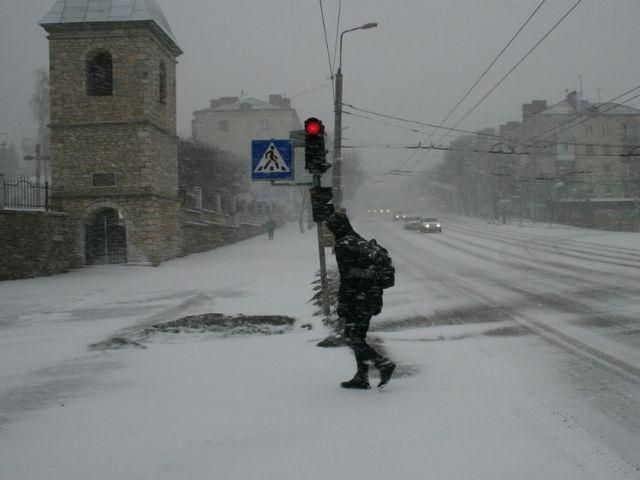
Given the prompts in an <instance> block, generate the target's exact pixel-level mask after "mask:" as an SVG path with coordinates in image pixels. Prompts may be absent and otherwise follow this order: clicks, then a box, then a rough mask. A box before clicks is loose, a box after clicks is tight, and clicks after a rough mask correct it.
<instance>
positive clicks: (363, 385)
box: [340, 373, 371, 390]
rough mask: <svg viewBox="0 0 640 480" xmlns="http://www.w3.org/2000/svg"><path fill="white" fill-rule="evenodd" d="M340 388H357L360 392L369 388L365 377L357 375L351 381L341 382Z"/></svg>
mask: <svg viewBox="0 0 640 480" xmlns="http://www.w3.org/2000/svg"><path fill="white" fill-rule="evenodd" d="M340 386H341V387H342V388H357V389H360V390H369V389H370V388H371V385H369V380H368V379H367V378H366V377H361V376H360V375H358V374H357V373H356V375H355V376H354V377H353V378H352V379H351V380H349V381H347V382H342V383H341V384H340Z"/></svg>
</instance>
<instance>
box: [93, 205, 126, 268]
mask: <svg viewBox="0 0 640 480" xmlns="http://www.w3.org/2000/svg"><path fill="white" fill-rule="evenodd" d="M84 231H85V247H84V251H85V263H86V264H87V265H107V264H118V263H127V229H126V227H125V225H124V221H123V220H122V216H121V215H120V213H119V211H118V210H117V209H115V208H101V209H99V210H97V211H96V212H94V213H93V214H92V215H91V216H90V217H89V219H88V222H87V223H86V224H85V229H84Z"/></svg>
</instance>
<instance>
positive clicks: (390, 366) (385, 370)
mask: <svg viewBox="0 0 640 480" xmlns="http://www.w3.org/2000/svg"><path fill="white" fill-rule="evenodd" d="M395 369H396V364H395V363H393V362H391V361H387V362H386V363H383V364H382V365H380V366H379V367H378V370H380V383H378V388H380V387H383V386H384V385H386V384H387V383H388V382H389V380H390V379H391V375H393V371H394V370H395Z"/></svg>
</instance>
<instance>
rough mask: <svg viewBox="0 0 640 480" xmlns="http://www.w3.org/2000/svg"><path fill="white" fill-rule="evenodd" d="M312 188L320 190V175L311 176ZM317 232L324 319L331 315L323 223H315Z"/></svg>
mask: <svg viewBox="0 0 640 480" xmlns="http://www.w3.org/2000/svg"><path fill="white" fill-rule="evenodd" d="M313 186H314V187H317V188H320V187H321V186H322V185H321V183H320V174H319V173H315V174H314V175H313ZM316 225H317V227H316V228H317V230H318V258H319V259H320V287H321V288H322V313H323V314H324V317H325V318H326V319H328V318H329V316H330V315H331V304H330V303H329V282H328V281H327V260H326V257H325V254H324V238H323V233H324V222H317V223H316Z"/></svg>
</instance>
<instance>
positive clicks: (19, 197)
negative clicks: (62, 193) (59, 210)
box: [0, 175, 51, 210]
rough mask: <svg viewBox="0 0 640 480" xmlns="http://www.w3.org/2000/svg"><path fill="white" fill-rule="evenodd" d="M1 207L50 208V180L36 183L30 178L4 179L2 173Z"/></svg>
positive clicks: (0, 179)
mask: <svg viewBox="0 0 640 480" xmlns="http://www.w3.org/2000/svg"><path fill="white" fill-rule="evenodd" d="M0 188H1V191H0V208H8V209H20V210H49V209H50V208H51V188H50V186H49V182H47V181H45V182H44V184H40V183H35V182H32V181H31V180H29V179H28V178H16V179H8V180H4V176H1V175H0Z"/></svg>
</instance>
